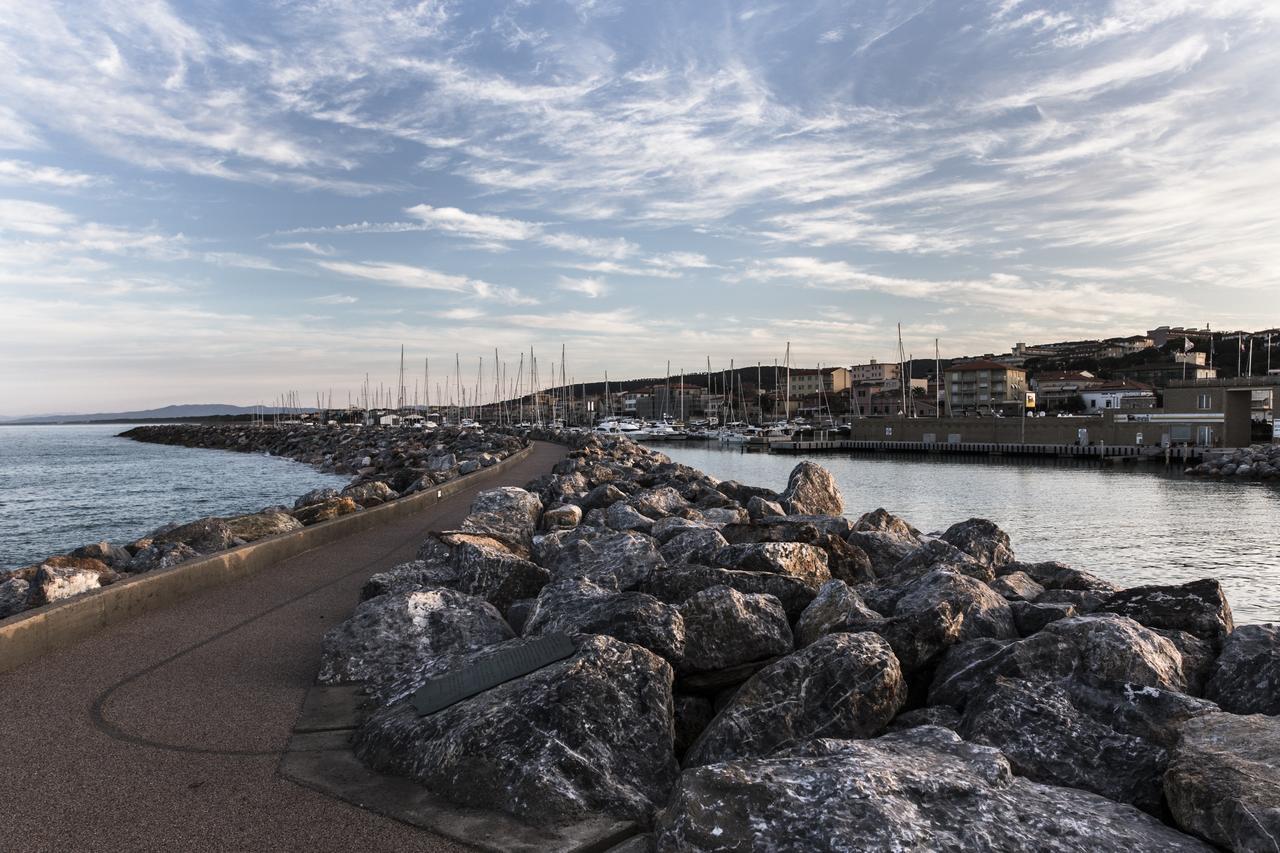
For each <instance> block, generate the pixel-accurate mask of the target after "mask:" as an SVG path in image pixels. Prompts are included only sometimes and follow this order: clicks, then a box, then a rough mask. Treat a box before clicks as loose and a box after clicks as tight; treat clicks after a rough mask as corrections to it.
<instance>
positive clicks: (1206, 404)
mask: <svg viewBox="0 0 1280 853" xmlns="http://www.w3.org/2000/svg"><path fill="white" fill-rule="evenodd" d="M1196 408H1197V409H1200V410H1202V411H1203V410H1207V409H1212V408H1213V395H1212V394H1201V395H1200V396H1199V397H1197V398H1196Z"/></svg>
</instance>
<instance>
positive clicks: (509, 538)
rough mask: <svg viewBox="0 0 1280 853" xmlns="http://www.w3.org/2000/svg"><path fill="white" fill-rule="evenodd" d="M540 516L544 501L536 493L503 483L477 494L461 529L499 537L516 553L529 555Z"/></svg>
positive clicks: (523, 555) (520, 555) (495, 537)
mask: <svg viewBox="0 0 1280 853" xmlns="http://www.w3.org/2000/svg"><path fill="white" fill-rule="evenodd" d="M541 516H542V501H541V500H540V499H539V498H538V496H537V495H533V494H530V493H529V492H526V491H525V490H524V489H518V488H516V487H515V486H502V487H500V488H497V489H486V490H485V491H483V492H480V493H479V494H478V495H476V496H475V499H474V500H472V502H471V512H470V513H469V514H468V515H467V517H466V519H465V520H463V522H462V529H463V530H464V531H466V532H468V533H478V534H480V535H483V536H488V537H490V538H492V539H496V540H498V541H499V542H501V543H502V544H503V545H506V546H507V548H509V549H510V550H511V552H512V553H513V554H515V555H516V556H517V557H523V558H524V559H528V558H529V556H530V554H531V553H532V548H533V534H534V531H536V530H537V529H538V519H539V518H540V517H541Z"/></svg>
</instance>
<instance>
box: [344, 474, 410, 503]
mask: <svg viewBox="0 0 1280 853" xmlns="http://www.w3.org/2000/svg"><path fill="white" fill-rule="evenodd" d="M342 496H343V497H348V498H351V499H352V500H353V501H355V502H356V503H358V504H360V506H362V507H364V508H365V509H369V508H370V507H375V506H380V505H382V504H384V503H387V502H388V501H393V500H395V499H396V498H397V497H399V494H398V493H397V492H396V490H395V489H393V488H391V487H390V486H388V485H387V484H386V483H384V482H382V481H381V480H373V481H371V482H368V483H359V484H357V485H354V486H347V487H346V488H345V489H343V490H342Z"/></svg>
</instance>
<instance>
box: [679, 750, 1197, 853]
mask: <svg viewBox="0 0 1280 853" xmlns="http://www.w3.org/2000/svg"><path fill="white" fill-rule="evenodd" d="M655 830H656V831H655V849H656V850H657V851H658V853H711V852H712V851H716V852H717V853H720V851H729V850H768V851H771V853H853V851H885V853H889V851H924V850H928V851H936V852H937V853H977V851H984V853H1021V851H1025V850H1036V851H1041V852H1042V853H1085V851H1090V853H1092V851H1105V853H1211V848H1210V847H1208V846H1207V845H1205V844H1203V843H1202V842H1200V841H1199V840H1197V839H1195V838H1191V837H1189V836H1187V835H1183V834H1182V833H1180V832H1177V831H1175V830H1173V829H1170V828H1169V827H1167V826H1165V825H1164V824H1162V823H1160V822H1159V821H1158V820H1156V819H1155V818H1152V817H1150V816H1149V815H1145V814H1143V813H1142V812H1140V811H1138V810H1137V809H1135V808H1133V807H1132V806H1126V805H1122V804H1119V803H1114V802H1111V801H1110V800H1106V799H1104V798H1102V797H1099V796H1097V795H1095V794H1090V793H1087V792H1085V791H1079V790H1075V789H1072V788H1058V787H1052V786H1049V785H1041V784H1038V783H1036V782H1032V781H1030V780H1028V779H1024V778H1020V777H1018V776H1015V775H1013V773H1012V772H1011V770H1010V768H1009V763H1008V761H1007V760H1006V759H1005V758H1004V756H1002V755H1001V754H1000V752H999V751H998V750H996V749H993V748H992V747H989V746H980V745H978V744H971V743H966V742H965V741H963V740H961V739H960V737H959V736H958V735H956V734H955V733H954V732H951V731H948V730H947V729H943V728H939V727H937V726H918V727H914V728H910V729H907V730H905V731H900V732H894V733H891V734H887V735H885V736H883V737H880V738H876V739H875V740H834V739H827V738H822V739H818V740H813V741H810V742H809V743H806V744H802V745H799V746H796V747H795V748H792V749H789V750H783V751H781V752H779V753H776V754H774V755H771V756H769V757H763V758H748V759H740V760H735V761H730V762H726V763H723V764H711V765H709V766H702V767H696V768H694V769H692V770H687V771H685V773H684V774H682V775H681V777H680V781H679V784H677V786H676V789H675V791H674V793H673V794H672V796H671V800H670V802H669V804H668V805H667V807H666V808H665V809H664V810H663V812H662V813H661V814H660V815H659V817H658V821H657V825H656V827H655Z"/></svg>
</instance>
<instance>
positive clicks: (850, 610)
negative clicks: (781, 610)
mask: <svg viewBox="0 0 1280 853" xmlns="http://www.w3.org/2000/svg"><path fill="white" fill-rule="evenodd" d="M883 622H884V617H883V616H881V615H880V614H879V613H877V612H876V611H874V610H872V609H871V608H870V607H867V605H866V603H865V602H863V600H862V598H861V597H860V596H859V595H858V593H856V592H854V591H853V590H852V589H850V588H849V585H848V584H846V583H845V582H844V581H841V580H834V579H833V580H829V581H827V582H826V583H824V584H823V585H822V587H821V588H820V589H819V590H818V594H817V596H815V597H814V599H813V601H812V602H810V603H809V606H808V607H806V608H805V609H804V612H803V613H801V614H800V619H799V621H797V622H796V645H797V646H799V647H804V646H808V645H810V644H812V643H816V642H817V641H818V640H820V639H822V638H823V637H825V636H827V635H828V634H846V633H857V632H859V631H869V630H875V628H874V627H872V626H879V625H880V624H882V623H883Z"/></svg>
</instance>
